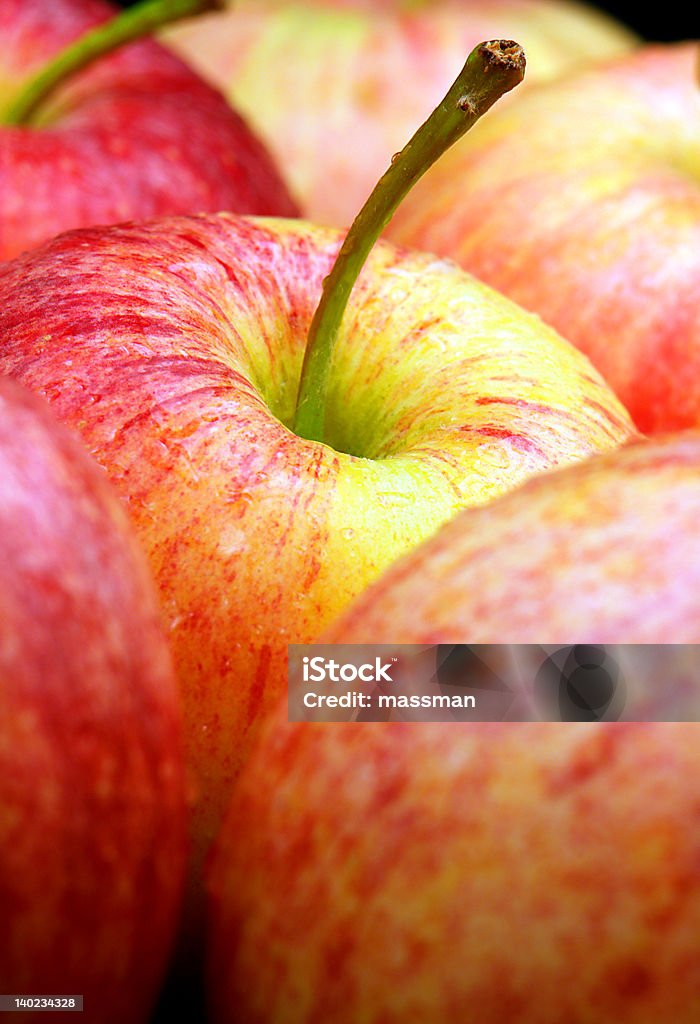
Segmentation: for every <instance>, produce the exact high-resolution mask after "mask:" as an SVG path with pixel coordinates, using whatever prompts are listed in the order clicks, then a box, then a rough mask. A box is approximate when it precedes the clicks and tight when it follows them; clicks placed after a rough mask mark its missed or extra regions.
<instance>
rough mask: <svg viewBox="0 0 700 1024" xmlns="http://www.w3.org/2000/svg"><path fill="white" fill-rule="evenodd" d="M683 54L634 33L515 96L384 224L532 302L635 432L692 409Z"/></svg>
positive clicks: (674, 420)
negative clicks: (583, 67) (610, 393)
mask: <svg viewBox="0 0 700 1024" xmlns="http://www.w3.org/2000/svg"><path fill="white" fill-rule="evenodd" d="M697 61H698V46H697V44H695V43H685V44H678V45H668V46H648V47H645V48H643V49H640V50H639V51H638V52H637V53H636V54H633V55H632V56H630V57H627V58H624V59H621V60H619V61H615V62H611V63H608V64H607V65H606V66H604V67H602V68H598V69H593V70H588V71H585V72H581V73H579V74H577V75H575V76H570V77H568V78H567V79H565V80H562V81H560V82H557V83H553V84H550V85H547V86H543V87H541V88H539V89H537V90H530V92H529V94H527V95H522V96H520V97H516V98H515V99H514V101H513V102H512V103H510V104H509V105H508V107H504V108H501V109H500V110H497V111H495V112H494V113H493V114H492V115H491V117H490V118H489V119H488V122H487V123H483V122H482V125H480V126H479V127H477V129H476V130H475V131H474V132H472V133H470V136H469V138H467V139H464V140H463V141H462V142H461V143H459V145H458V146H456V147H455V148H454V149H453V150H452V151H451V153H449V154H448V155H447V156H446V157H445V159H444V160H442V161H441V162H440V164H439V165H438V166H436V167H435V168H434V169H433V170H432V171H430V172H429V173H428V174H427V175H426V177H425V179H424V181H423V182H422V183H421V184H420V185H419V186H418V187H417V188H416V190H415V191H414V193H413V194H412V195H411V197H410V198H409V199H408V201H407V202H406V203H405V204H404V206H403V207H402V209H401V210H400V211H399V213H398V214H397V217H396V218H395V220H394V223H393V224H392V226H391V227H390V229H389V232H388V233H389V235H390V236H391V237H392V238H393V239H394V240H395V241H398V242H399V243H401V244H406V245H416V246H419V247H421V248H425V249H427V250H429V251H434V252H437V253H440V254H442V255H447V256H451V257H453V258H454V259H456V260H457V261H458V262H460V263H461V264H462V265H463V266H465V267H466V268H468V269H469V270H471V271H473V272H474V273H475V274H477V275H478V276H479V277H481V278H482V279H483V280H485V281H487V282H489V283H490V284H492V285H494V286H495V287H496V288H498V289H499V290H501V291H503V292H505V293H506V294H507V295H509V296H510V297H511V298H514V299H515V300H516V301H517V302H519V303H521V304H522V305H524V306H526V307H527V308H529V309H531V310H534V311H535V312H537V313H539V314H540V315H541V316H542V317H543V318H544V319H545V320H546V321H548V322H549V323H551V324H552V325H553V326H554V327H556V329H557V330H559V331H560V332H561V333H562V334H563V335H564V337H566V338H567V339H568V340H570V341H572V342H573V343H574V344H575V345H577V346H578V347H579V348H580V349H581V350H582V351H583V352H585V353H586V354H587V355H588V356H589V358H590V359H591V360H592V361H593V363H594V364H595V365H596V366H597V368H598V369H599V370H600V371H601V373H602V374H603V376H604V377H605V378H606V380H607V381H608V382H609V383H610V385H611V386H612V387H613V389H614V390H615V391H616V393H617V394H618V395H619V397H620V398H621V400H622V401H623V403H624V404H625V406H626V407H627V408H628V409H629V410H630V412H631V414H632V417H633V419H634V420H635V422H636V424H637V425H638V427H639V428H640V429H641V430H643V431H644V432H646V433H654V432H663V431H667V430H671V429H678V428H683V427H690V426H695V425H699V424H700V344H699V339H700V90H699V89H698V81H697ZM514 224H517V229H516V230H514V229H513V225H514Z"/></svg>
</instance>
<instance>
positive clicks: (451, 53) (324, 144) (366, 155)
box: [162, 0, 636, 227]
mask: <svg viewBox="0 0 700 1024" xmlns="http://www.w3.org/2000/svg"><path fill="white" fill-rule="evenodd" d="M503 37H505V38H510V39H517V40H518V42H520V43H521V44H522V46H523V47H524V49H525V52H526V54H527V60H528V73H527V82H536V81H540V80H544V79H549V78H552V77H557V76H559V75H561V74H563V73H565V72H567V71H569V70H571V68H573V67H576V66H578V65H579V64H582V63H588V62H590V61H592V60H603V59H605V58H609V57H612V56H614V55H616V54H620V53H624V52H626V51H627V50H629V49H631V48H632V46H633V45H634V44H635V42H636V39H635V36H634V35H633V34H632V32H631V31H630V30H628V29H627V28H625V27H623V26H622V25H621V24H619V23H617V22H616V21H614V20H613V19H612V18H610V17H609V16H606V15H605V14H603V13H602V12H601V11H600V10H598V9H597V8H595V7H593V6H587V5H585V4H578V3H570V2H560V0H473V2H468V0H467V2H465V0H422V2H421V0H418V2H415V0H383V2H380V3H370V2H368V0H306V2H304V0H296V2H295V0H238V2H236V3H234V4H232V7H231V10H230V11H227V12H225V13H217V14H212V15H205V16H203V17H202V18H198V19H197V20H196V21H192V22H189V23H187V24H182V25H176V26H173V27H172V28H171V29H168V30H167V31H166V32H165V33H164V34H163V36H162V38H163V40H164V41H165V42H166V43H167V44H168V45H169V46H171V47H172V48H173V49H175V51H176V52H177V53H179V54H180V55H181V56H182V57H183V58H185V59H186V60H187V61H188V62H190V63H191V64H192V65H193V66H194V67H195V68H197V70H198V71H199V72H200V73H201V74H202V75H203V76H204V77H205V78H207V79H208V80H209V81H211V82H212V83H213V84H214V85H216V86H217V87H218V88H220V89H221V90H222V92H224V93H225V94H226V95H227V96H228V97H229V99H230V100H231V102H232V103H233V105H234V106H235V108H236V109H238V110H240V111H241V112H242V113H243V114H244V116H245V117H247V118H248V120H249V122H250V124H251V125H252V126H253V127H254V128H255V129H256V131H257V132H259V134H260V136H261V138H263V139H264V140H265V142H266V143H267V145H268V146H269V148H270V151H271V152H272V153H273V154H274V155H275V156H276V158H277V161H278V164H279V166H280V168H282V170H283V172H284V174H285V177H286V180H287V181H288V183H289V185H290V187H291V189H292V192H293V193H294V195H295V197H296V198H297V200H298V201H299V203H300V205H301V207H302V210H303V212H304V214H305V215H306V216H308V217H309V218H310V219H312V220H315V221H320V222H322V223H328V224H333V225H336V226H338V227H345V226H346V225H347V224H349V223H350V221H351V220H352V218H353V216H354V215H355V212H356V211H357V209H358V208H359V206H360V204H361V203H362V202H363V201H364V200H365V199H366V197H367V195H368V194H369V191H370V189H371V187H372V185H373V184H374V182H375V181H376V179H377V177H378V176H379V174H381V172H382V171H383V170H384V168H385V166H386V164H387V163H388V161H389V159H390V158H391V155H392V153H394V151H395V150H397V149H399V148H400V147H401V146H402V145H403V144H404V142H405V140H406V139H407V138H408V137H409V135H410V134H411V133H412V132H413V131H414V130H415V128H417V127H418V125H419V124H420V122H421V121H422V120H423V119H424V118H425V117H426V116H427V114H428V112H429V111H430V109H431V107H432V106H433V104H434V102H435V100H436V99H437V97H439V96H441V95H442V94H443V93H444V92H445V90H446V88H447V86H448V85H449V83H450V82H451V81H452V80H453V78H454V76H455V74H456V72H457V70H458V69H459V68H460V67H461V65H462V62H463V60H464V54H465V53H468V52H469V51H470V50H471V48H472V47H473V46H475V45H476V44H477V43H478V42H479V40H481V39H490V38H503Z"/></svg>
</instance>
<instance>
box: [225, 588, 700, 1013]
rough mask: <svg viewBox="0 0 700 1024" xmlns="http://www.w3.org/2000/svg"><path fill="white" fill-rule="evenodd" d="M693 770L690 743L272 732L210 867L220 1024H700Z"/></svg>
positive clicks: (299, 726) (627, 731)
mask: <svg viewBox="0 0 700 1024" xmlns="http://www.w3.org/2000/svg"><path fill="white" fill-rule="evenodd" d="M423 583H424V585H425V586H429V585H430V584H429V583H427V582H426V580H425V578H424V580H423ZM512 592H513V593H514V594H517V592H518V591H517V589H516V588H513V591H512ZM577 593H578V590H577V589H574V590H573V591H572V596H573V597H574V598H575V597H576V595H577ZM474 603H475V604H476V600H475V602H474ZM545 628H546V624H545V623H542V624H541V625H540V630H544V629H545ZM460 635H464V636H468V637H469V638H471V635H472V634H470V633H466V634H460ZM503 635H504V636H510V633H509V632H508V630H507V628H506V632H505V633H504V634H503ZM540 635H541V633H540V632H539V631H538V633H537V636H538V638H539V636H540ZM382 639H386V635H383V636H382ZM699 773H700V745H699V744H698V726H697V725H688V724H686V725H682V724H681V725H679V724H676V723H609V724H598V725H595V724H594V725H591V724H590V723H580V722H565V723H563V722H560V723H541V722H526V723H521V724H516V723H512V722H510V723H496V724H487V723H481V724H470V723H467V722H455V723H450V724H448V723H426V722H424V723H416V722H412V723H407V722H396V723H371V724H370V723H367V724H359V723H356V724H347V723H346V724H336V725H332V724H326V725H319V724H312V723H309V722H303V723H296V724H290V723H289V722H286V721H284V719H283V716H281V715H280V717H279V718H275V719H274V720H271V721H270V722H268V724H267V727H266V729H265V731H264V734H263V736H262V738H261V741H260V742H259V744H258V745H257V746H256V748H255V751H254V753H253V755H252V756H251V759H250V760H249V762H248V764H247V765H246V766H245V768H244V770H243V772H242V774H241V776H240V778H239V781H238V784H237V786H236V788H235V791H234V793H233V797H232V800H231V804H230V807H229V809H228V811H227V814H226V818H225V822H224V825H223V828H222V831H221V834H220V837H219V838H218V840H217V842H216V845H215V847H214V850H213V855H212V858H211V862H210V871H209V889H210V899H209V941H208V952H207V959H208V966H207V987H208V993H209V1001H210V1005H211V1012H210V1017H209V1019H210V1020H211V1021H212V1024H229V1022H230V1024H233V1022H234V1021H236V1022H245V1024H308V1022H310V1021H326V1020H327V1021H333V1024H354V1022H356V1021H380V1020H381V1021H382V1024H413V1022H418V1021H470V1022H471V1021H474V1022H476V1021H478V1024H503V1022H504V1021H517V1022H518V1024H552V1022H554V1021H557V1022H559V1021H562V1022H564V1021H566V1022H567V1024H652V1022H657V1021H674V1022H678V1024H695V1022H696V1021H697V1020H698V1015H699V1014H700V977H699V976H698V972H697V970H696V963H697V943H698V935H700V892H699V891H698V888H697V886H696V884H695V878H696V876H697V864H698V858H699V857H700V822H699V820H698V785H697V780H698V775H699Z"/></svg>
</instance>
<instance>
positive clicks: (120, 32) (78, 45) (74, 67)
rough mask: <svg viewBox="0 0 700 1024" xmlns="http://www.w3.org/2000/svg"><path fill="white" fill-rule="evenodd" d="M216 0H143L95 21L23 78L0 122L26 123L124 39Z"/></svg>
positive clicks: (186, 15)
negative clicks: (60, 89) (57, 91)
mask: <svg viewBox="0 0 700 1024" xmlns="http://www.w3.org/2000/svg"><path fill="white" fill-rule="evenodd" d="M220 6H221V4H220V2H219V0H143V3H140V4H138V5H137V6H136V7H130V8H128V9H127V10H125V11H123V12H122V13H121V14H118V15H117V16H116V17H115V18H113V19H112V20H111V21H108V22H106V23H105V24H104V25H98V26H97V28H94V29H91V30H89V31H88V32H86V33H85V35H83V36H81V37H80V38H79V39H77V40H76V41H75V42H73V43H70V44H69V46H67V47H66V49H65V50H62V51H61V53H59V54H58V56H57V57H54V58H53V59H52V60H51V61H49V63H48V64H46V65H45V66H44V67H43V68H42V69H41V70H40V71H39V72H38V74H36V75H35V76H34V77H33V78H31V79H30V80H29V81H28V82H25V83H24V84H23V85H22V87H21V89H20V91H19V93H18V94H17V95H16V96H15V97H14V98H13V99H12V100H11V102H10V103H9V105H8V106H7V107H6V108H5V110H4V111H3V112H2V113H1V114H0V123H2V124H6V125H28V124H31V123H32V120H33V118H34V115H35V114H36V112H37V110H38V109H39V107H40V106H41V105H42V104H43V103H44V101H45V100H46V99H47V98H48V97H49V96H50V95H51V93H52V92H53V91H54V89H56V88H57V86H59V85H61V84H62V83H63V82H64V81H65V80H66V79H67V78H69V77H70V76H71V75H74V74H76V72H78V71H82V69H83V68H84V67H86V66H87V65H88V64H91V63H92V62H93V61H94V60H97V58H98V57H103V56H104V55H105V54H107V53H111V51H112V50H116V49H117V48H118V47H120V46H124V45H125V44H126V43H130V42H133V41H134V40H135V39H140V38H141V37H142V36H145V35H149V34H150V33H152V32H155V30H156V29H158V28H160V27H161V26H163V25H167V24H169V23H170V22H172V21H179V20H180V19H182V18H189V17H191V16H193V15H195V14H199V13H200V12H201V11H205V10H212V9H214V8H218V7H220Z"/></svg>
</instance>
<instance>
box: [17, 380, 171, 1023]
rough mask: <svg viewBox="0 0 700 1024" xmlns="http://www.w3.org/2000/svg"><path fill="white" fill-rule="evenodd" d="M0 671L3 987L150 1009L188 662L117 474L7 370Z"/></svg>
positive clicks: (101, 1006) (125, 1014) (144, 1013)
mask: <svg viewBox="0 0 700 1024" xmlns="http://www.w3.org/2000/svg"><path fill="white" fill-rule="evenodd" d="M0 680H1V683H0V908H2V933H3V939H2V948H1V951H0V990H1V991H2V992H3V994H5V995H10V994H16V995H21V996H28V995H35V996H36V995H38V996H65V997H69V996H76V995H82V996H83V997H84V1012H85V1019H86V1020H88V1021H99V1022H100V1024H110V1022H114V1024H124V1022H125V1021H129V1022H132V1021H133V1022H145V1021H147V1020H148V1018H149V1014H150V1011H151V1008H152V1005H153V1003H154V1001H155V997H156V994H157V991H158V988H159V985H160V983H161V981H162V977H163V974H164V971H165V965H166V961H167V958H168V955H169V953H170V950H171V947H172V945H173V941H174V938H175V932H176V926H177V919H178V913H179V908H180V900H181V895H182V886H183V875H184V862H185V845H186V840H185V802H184V783H183V775H184V773H183V760H182V750H181V733H180V711H179V704H178V698H177V688H176V681H175V676H174V672H173V668H172V663H171V660H170V656H169V652H168V648H167V643H166V639H165V635H164V631H163V628H162V625H161V623H160V619H159V612H158V605H157V599H156V595H155V590H154V587H153V583H152V580H151V579H150V576H149V573H148V570H147V566H146V562H145V559H144V558H143V555H142V553H141V551H140V550H139V549H138V547H137V544H136V541H135V539H134V536H133V533H132V530H131V527H130V525H129V523H128V521H127V518H126V515H125V512H124V510H123V508H122V507H121V505H120V503H119V502H118V500H117V498H116V497H115V495H114V494H113V492H112V490H111V488H109V485H108V482H107V480H106V479H105V476H104V473H103V472H102V470H100V469H99V468H98V466H97V465H96V464H95V463H93V460H92V459H90V458H89V457H88V455H87V453H86V452H85V451H84V450H83V448H82V446H81V445H80V444H79V443H78V441H77V440H76V439H75V438H74V437H73V436H71V435H70V434H69V432H68V431H67V430H66V428H65V427H63V426H62V425H60V424H59V423H58V422H56V421H55V420H54V418H53V416H52V415H51V414H50V410H49V409H48V407H47V406H46V404H45V403H44V402H40V401H39V399H38V398H37V397H36V396H33V395H30V394H29V393H27V392H25V390H24V389H21V388H20V387H19V386H18V385H17V384H15V383H14V382H12V381H10V380H8V379H6V378H1V379H0ZM20 1016H21V1018H22V1019H23V1020H25V1019H26V1020H40V1019H43V1018H44V1013H43V1012H38V1013H36V1014H33V1013H30V1012H28V1011H27V1012H25V1011H23V1012H21V1014H20V1013H18V1014H17V1019H20Z"/></svg>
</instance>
